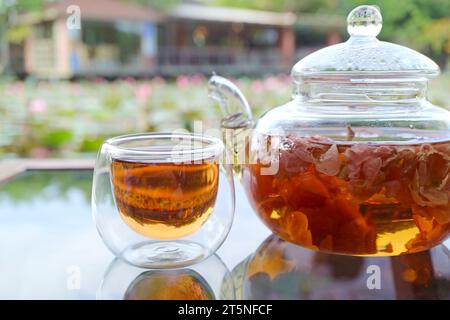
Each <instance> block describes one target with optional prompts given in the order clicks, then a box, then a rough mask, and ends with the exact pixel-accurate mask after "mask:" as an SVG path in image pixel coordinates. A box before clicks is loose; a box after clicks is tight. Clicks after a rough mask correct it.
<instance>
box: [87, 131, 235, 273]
mask: <svg viewBox="0 0 450 320" xmlns="http://www.w3.org/2000/svg"><path fill="white" fill-rule="evenodd" d="M224 152H225V150H224V147H223V144H222V142H221V141H220V140H219V139H217V138H213V137H206V136H202V135H195V134H184V133H182V134H178V133H177V134H174V133H144V134H135V135H126V136H120V137H116V138H112V139H109V140H107V141H106V142H105V143H104V144H103V146H102V147H101V149H100V152H99V154H98V158H97V162H96V165H95V170H94V181H93V190H92V211H93V216H94V220H95V223H96V225H97V229H98V232H99V233H100V236H101V237H102V239H103V241H104V242H105V244H106V246H107V247H108V248H109V249H110V250H111V251H112V252H113V253H114V254H115V255H116V256H118V257H120V258H122V259H123V260H125V261H127V262H128V263H130V264H133V265H135V266H139V267H144V268H176V267H183V266H187V265H190V264H193V263H196V262H199V261H201V260H203V259H205V258H207V257H209V256H210V255H211V254H212V253H214V252H215V251H216V250H217V249H218V248H219V246H220V245H221V244H222V242H223V241H224V240H225V238H226V236H227V234H228V232H229V230H230V228H231V224H232V221H233V215H234V206H235V198H234V185H233V177H232V173H231V167H230V166H229V165H227V164H225V163H224V161H222V159H225V158H226V157H224Z"/></svg>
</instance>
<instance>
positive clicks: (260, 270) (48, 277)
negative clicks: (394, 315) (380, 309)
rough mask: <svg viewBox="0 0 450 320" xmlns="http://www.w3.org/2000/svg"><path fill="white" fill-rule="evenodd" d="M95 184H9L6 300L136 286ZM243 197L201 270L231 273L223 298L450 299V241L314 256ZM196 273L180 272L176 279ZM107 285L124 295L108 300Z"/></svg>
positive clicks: (3, 262) (4, 215) (56, 177)
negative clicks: (104, 229)
mask: <svg viewBox="0 0 450 320" xmlns="http://www.w3.org/2000/svg"><path fill="white" fill-rule="evenodd" d="M91 180H92V171H91V170H31V171H26V172H23V173H20V174H18V175H16V176H13V177H10V178H9V179H8V180H6V181H4V182H3V183H0V299H95V298H96V297H99V296H100V297H106V298H122V297H124V293H123V292H121V291H120V290H122V289H120V290H119V288H114V286H117V287H118V286H119V285H122V286H123V285H125V287H126V286H127V285H128V284H127V283H125V284H119V283H120V281H119V279H111V277H121V273H122V274H125V273H130V270H128V269H129V268H133V267H131V266H129V267H128V266H127V265H125V264H123V263H122V262H121V261H118V260H115V259H114V257H113V255H112V254H111V253H110V252H109V251H108V250H107V248H106V247H105V246H104V244H103V242H102V240H101V239H100V237H99V236H98V234H97V231H96V229H95V225H94V223H93V221H92V218H91V210H90V192H91ZM236 194H237V207H236V213H235V220H234V224H233V227H232V229H231V231H230V234H229V236H228V238H227V240H226V241H225V243H224V244H223V245H222V247H221V248H220V249H219V250H218V252H217V255H216V256H213V257H211V258H209V259H207V260H209V261H204V262H201V263H200V264H202V269H201V270H203V271H202V272H204V273H205V272H206V273H210V274H219V272H218V270H217V268H218V267H217V266H218V265H221V266H222V267H221V268H223V270H221V272H222V273H227V274H228V275H229V276H230V279H232V285H231V287H230V286H228V287H226V288H227V290H229V291H233V292H232V293H229V294H224V295H223V296H221V297H222V298H234V297H236V298H239V299H450V249H449V248H450V243H449V242H450V241H447V242H446V244H447V245H445V244H443V245H441V246H438V247H435V248H433V249H432V250H429V251H426V252H422V253H419V254H413V255H405V256H399V257H391V258H389V257H383V258H368V257H350V256H339V255H329V254H324V253H320V252H314V251H310V250H307V249H303V248H300V247H298V246H295V245H293V244H290V243H287V242H285V241H282V240H280V239H278V238H277V237H275V236H271V233H270V231H269V230H268V229H267V228H266V227H265V226H264V225H263V224H262V223H261V222H260V220H259V219H258V218H257V216H256V215H255V214H254V213H253V212H252V209H251V208H250V206H249V204H248V202H247V200H246V198H245V195H244V191H243V190H242V188H241V187H240V186H239V185H236ZM127 268H128V269H127ZM191 269H195V266H193V267H187V268H185V269H184V270H181V271H180V270H178V271H177V270H174V271H171V272H172V279H173V277H180V274H182V273H183V272H184V273H186V272H191V271H190V270H191ZM224 270H225V271H224ZM185 271H186V272H185ZM147 274H149V273H148V271H145V270H144V271H142V273H141V277H140V278H139V277H138V278H136V279H141V278H142V275H144V276H145V275H147ZM74 276H76V277H75V278H76V281H75V282H74ZM201 276H202V279H203V280H205V279H206V280H205V281H208V280H207V279H209V278H208V275H205V274H202V275H201ZM122 278H123V279H122V280H121V281H122V282H123V281H125V282H127V281H128V282H129V281H131V280H133V279H131V280H124V279H125V277H122ZM136 279H135V280H136ZM203 280H202V281H203ZM152 281H153V280H151V281H150V282H148V283H155V282H152ZM158 281H160V280H158ZM205 285H206V286H207V285H208V284H207V283H206V284H205ZM107 286H108V290H110V291H114V290H116V289H117V290H116V291H118V292H119V291H120V292H119V293H118V294H116V295H115V296H114V295H103V296H102V294H103V293H102V290H104V288H105V287H107ZM100 288H101V290H100ZM192 298H194V297H192Z"/></svg>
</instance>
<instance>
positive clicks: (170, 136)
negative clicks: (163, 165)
mask: <svg viewBox="0 0 450 320" xmlns="http://www.w3.org/2000/svg"><path fill="white" fill-rule="evenodd" d="M139 140H142V141H149V140H155V141H157V140H160V141H162V140H172V141H174V146H176V141H180V140H181V141H183V140H184V141H192V142H200V143H201V145H197V146H196V145H195V144H194V145H192V144H191V145H190V146H189V148H176V149H174V148H172V149H171V150H167V149H166V150H151V148H150V149H149V150H142V149H135V148H131V147H124V146H123V145H122V144H123V143H126V142H133V141H139ZM205 144H206V145H205ZM103 146H104V147H106V148H107V152H108V153H109V154H111V155H113V156H115V157H117V158H119V159H124V158H125V159H128V158H129V160H138V159H145V158H148V157H170V156H175V155H176V156H178V157H186V156H191V157H192V156H194V157H195V158H196V159H206V158H211V157H217V156H218V155H219V154H220V153H221V152H223V150H224V145H223V142H222V140H220V139H218V138H216V137H212V136H208V135H204V134H196V133H172V132H144V133H133V134H126V135H120V136H116V137H112V138H109V139H107V140H106V141H105V142H104V143H103ZM203 155H204V156H203Z"/></svg>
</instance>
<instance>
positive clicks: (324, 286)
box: [232, 235, 450, 299]
mask: <svg viewBox="0 0 450 320" xmlns="http://www.w3.org/2000/svg"><path fill="white" fill-rule="evenodd" d="M446 250H447V249H446V248H445V247H444V245H441V246H437V247H435V248H433V249H431V250H426V251H422V252H418V253H413V254H409V255H401V256H397V257H356V256H346V255H335V254H327V253H322V252H316V251H311V250H308V249H304V248H302V247H299V246H296V245H294V244H291V243H289V242H286V241H284V240H281V239H280V238H278V237H277V236H274V235H272V236H270V237H269V238H267V239H266V240H265V241H264V242H263V243H262V244H261V245H260V247H259V248H258V249H257V250H256V252H255V253H254V254H252V255H251V256H250V257H249V258H248V259H246V260H244V261H243V262H242V263H240V264H239V265H238V266H237V267H235V269H234V270H233V272H232V273H233V278H234V279H235V283H236V287H237V288H238V290H237V296H238V297H239V298H241V299H449V298H450V269H449V268H448V265H449V263H450V253H449V252H448V251H446Z"/></svg>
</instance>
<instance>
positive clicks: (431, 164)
mask: <svg viewBox="0 0 450 320" xmlns="http://www.w3.org/2000/svg"><path fill="white" fill-rule="evenodd" d="M265 139H270V137H265ZM281 143H282V145H283V147H282V149H281V150H280V155H279V168H278V170H279V171H278V173H277V174H275V175H262V174H261V172H262V171H261V169H262V168H264V167H266V166H267V165H266V164H265V163H264V164H260V163H256V164H249V165H248V166H245V167H244V169H243V183H244V185H245V186H246V188H247V190H248V193H249V194H250V199H251V201H252V204H253V206H254V208H255V209H256V210H257V211H258V213H259V214H260V216H261V218H262V219H263V220H264V222H265V223H266V224H267V225H269V226H270V227H271V229H272V230H275V231H276V233H278V234H279V235H280V236H281V237H283V238H284V239H286V240H288V241H291V242H294V243H297V244H300V245H303V246H305V247H309V248H315V249H320V250H325V251H337V252H340V253H350V254H361V255H367V254H370V255H376V254H382V255H386V254H389V255H396V254H399V253H404V252H416V251H421V250H423V249H424V248H429V247H432V246H434V245H436V244H439V243H440V242H441V241H442V240H443V239H445V237H446V236H447V235H448V234H449V232H450V221H449V211H450V204H449V203H448V199H447V197H448V193H449V191H450V179H449V174H450V172H449V164H450V142H437V143H424V144H411V145H408V144H398V145H388V144H380V145H367V144H350V143H345V142H340V143H336V142H335V141H332V140H331V139H328V138H325V137H320V136H314V137H308V138H301V137H295V136H287V137H285V138H283V139H282V141H281Z"/></svg>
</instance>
